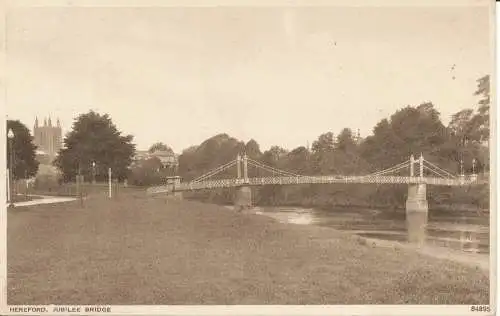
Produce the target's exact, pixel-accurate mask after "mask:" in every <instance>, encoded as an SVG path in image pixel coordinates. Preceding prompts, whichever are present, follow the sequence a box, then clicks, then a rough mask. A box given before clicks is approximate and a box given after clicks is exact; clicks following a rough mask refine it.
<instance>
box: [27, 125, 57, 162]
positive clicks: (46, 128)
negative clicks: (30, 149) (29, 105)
mask: <svg viewBox="0 0 500 316" xmlns="http://www.w3.org/2000/svg"><path fill="white" fill-rule="evenodd" d="M33 135H34V138H35V139H34V141H35V145H36V146H37V147H38V148H37V149H38V152H37V155H38V154H39V155H41V156H48V157H49V159H50V160H53V159H54V158H55V157H56V156H57V153H58V152H59V149H61V147H62V130H61V123H60V122H59V119H57V123H56V125H55V126H52V121H51V119H50V117H49V119H48V121H47V119H44V120H43V126H41V125H40V126H39V125H38V118H35V125H34V127H33Z"/></svg>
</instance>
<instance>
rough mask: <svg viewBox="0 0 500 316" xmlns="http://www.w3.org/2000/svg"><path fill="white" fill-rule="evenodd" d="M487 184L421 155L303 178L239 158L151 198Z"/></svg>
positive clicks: (163, 188) (158, 188)
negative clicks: (285, 188)
mask: <svg viewBox="0 0 500 316" xmlns="http://www.w3.org/2000/svg"><path fill="white" fill-rule="evenodd" d="M416 165H417V167H418V171H419V172H418V175H416V174H415V166H416ZM249 167H253V168H255V169H257V170H261V171H264V172H266V173H268V174H269V175H268V176H259V177H249V176H248V169H249ZM231 168H236V177H232V178H222V179H218V178H216V176H217V175H219V174H222V173H224V172H225V171H226V170H228V169H231ZM405 170H406V171H407V172H408V171H409V172H408V173H407V175H401V173H402V171H405ZM483 182H484V180H479V179H478V176H477V175H476V174H471V175H463V174H461V175H455V174H453V173H451V172H449V171H447V170H444V169H442V168H440V167H439V166H437V165H436V164H434V163H432V162H430V161H428V160H426V159H424V157H423V156H422V155H421V156H420V158H419V159H415V158H414V157H413V156H411V157H410V159H408V160H407V161H404V162H402V163H399V164H397V165H394V166H392V167H390V168H386V169H384V170H381V171H377V172H373V173H370V174H367V175H356V176H344V175H317V176H311V175H300V174H296V173H293V172H290V171H286V170H281V169H278V168H275V167H272V166H269V165H266V164H264V163H262V162H259V161H256V160H253V159H251V158H249V157H247V156H246V155H243V156H240V155H238V156H237V157H236V159H234V160H232V161H230V162H228V163H225V164H223V165H221V166H219V167H217V168H214V169H212V170H210V171H209V172H207V173H205V174H203V175H201V176H199V177H197V178H195V179H193V180H191V181H187V182H181V181H180V178H177V179H176V181H173V182H172V183H169V184H166V185H161V186H156V187H151V188H149V189H148V192H149V193H150V194H155V193H169V192H181V191H195V190H206V189H217V188H230V187H240V186H262V185H294V184H295V185H296V184H333V183H344V184H349V183H352V184H356V183H366V184H428V185H437V186H467V185H474V184H481V183H483Z"/></svg>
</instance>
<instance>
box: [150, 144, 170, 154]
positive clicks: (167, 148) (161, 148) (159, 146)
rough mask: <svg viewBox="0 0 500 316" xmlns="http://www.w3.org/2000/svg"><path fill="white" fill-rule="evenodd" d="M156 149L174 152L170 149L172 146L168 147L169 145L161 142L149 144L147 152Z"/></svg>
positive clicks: (152, 151)
mask: <svg viewBox="0 0 500 316" xmlns="http://www.w3.org/2000/svg"><path fill="white" fill-rule="evenodd" d="M156 151H166V152H168V153H170V154H172V155H173V154H174V151H173V150H172V148H170V147H169V146H167V145H165V144H164V143H162V142H157V143H154V144H153V145H151V147H149V149H148V152H149V153H150V154H152V153H154V152H156Z"/></svg>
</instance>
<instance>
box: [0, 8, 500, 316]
mask: <svg viewBox="0 0 500 316" xmlns="http://www.w3.org/2000/svg"><path fill="white" fill-rule="evenodd" d="M138 3H140V5H141V6H179V5H182V6H224V5H231V6H242V5H243V6H244V5H254V6H255V5H258V6H286V5H298V6H300V5H307V6H322V5H327V6H332V5H343V6H367V5H370V6H402V5H408V3H409V1H408V0H309V1H306V0H268V1H266V0H238V1H237V2H236V1H235V0H208V1H203V0H185V1H181V0H163V1H155V0H142V1H138V0H114V1H109V0H85V1H83V0H74V1H68V0H44V1H37V0H0V26H1V27H0V44H1V46H0V57H1V58H0V87H1V89H0V105H1V106H0V113H1V114H3V117H6V115H5V106H6V104H5V100H6V99H5V98H6V93H7V91H6V88H5V84H3V83H4V82H5V80H4V79H5V70H6V68H5V66H6V55H5V51H4V49H5V34H6V32H5V19H6V18H7V17H6V12H7V6H68V5H78V6H109V7H120V6H137V4H138ZM488 4H489V5H492V4H493V0H416V2H413V3H412V6H448V5H453V6H471V5H488ZM494 11H495V10H493V9H492V10H491V20H490V21H491V25H492V29H491V35H492V43H496V41H497V40H499V39H500V37H499V35H498V32H496V30H495V31H493V30H494V29H496V28H495V25H496V24H498V23H499V22H500V19H499V18H498V16H497V17H496V19H495V12H494ZM492 51H493V52H494V54H495V55H494V56H495V58H493V60H492V68H491V69H495V70H496V73H498V71H499V68H498V65H496V67H495V68H493V65H495V62H496V57H497V54H496V45H492ZM496 73H493V71H492V73H491V78H492V82H491V84H492V88H493V87H495V88H496V89H492V91H494V92H492V94H491V97H492V104H494V105H495V106H492V107H491V109H490V113H491V122H490V126H491V131H492V135H491V147H490V156H491V175H492V177H491V178H490V188H491V191H490V192H491V193H492V194H491V196H490V201H491V204H490V205H491V206H490V209H491V212H490V216H491V217H490V219H491V228H490V245H491V246H490V247H491V248H490V263H491V265H490V289H491V290H490V308H491V312H490V313H485V312H470V306H461V305H458V306H457V305H436V306H434V305H328V306H327V305H325V306H291V305H286V306H280V305H276V306H272V305H270V306H260V305H259V306H257V305H255V306H168V305H164V306H147V305H134V306H118V305H115V306H111V313H108V314H113V315H115V314H123V315H131V314H132V315H235V314H237V315H264V314H265V315H353V314H361V315H454V316H460V315H477V314H481V315H491V314H493V313H494V310H495V305H496V302H498V298H499V297H498V292H497V282H498V279H497V273H496V272H497V271H498V262H497V251H496V246H497V227H498V224H499V223H498V220H499V217H498V216H497V214H496V210H497V207H496V202H497V198H496V195H495V194H493V193H496V192H497V191H496V190H495V188H496V184H497V181H498V169H497V166H498V163H499V156H500V155H498V154H497V150H496V149H497V144H498V137H497V135H498V124H497V120H498V111H497V109H498V108H497V106H498V100H497V98H496V96H495V94H496V91H499V89H500V85H499V82H498V80H497V75H496ZM493 118H495V119H493ZM5 123H6V120H5V119H4V120H1V123H0V144H1V145H2V146H1V150H0V166H5V165H6V161H5V157H6V147H5V139H6V137H5V129H6V127H5ZM0 177H2V180H1V181H0V197H2V198H3V199H5V194H6V191H5V190H6V169H5V168H0ZM3 205H5V203H3ZM6 219H7V212H6V209H5V207H3V208H2V209H0V267H1V269H0V314H3V315H29V314H33V315H35V314H39V313H26V312H22V313H12V312H10V311H9V306H7V305H6V303H7V302H6V294H7V293H6V289H7V280H6V277H7V267H6V255H7V249H6V248H7V247H6V229H7V223H6ZM1 241H5V242H1ZM78 306H80V308H81V312H80V313H71V314H75V315H94V314H103V313H88V312H87V313H86V312H84V308H85V305H75V307H78ZM11 307H12V306H11ZM45 307H46V308H47V309H48V310H49V312H48V313H46V314H57V313H52V312H50V311H51V310H52V308H53V307H54V305H50V306H45ZM60 314H64V315H67V314H70V313H60Z"/></svg>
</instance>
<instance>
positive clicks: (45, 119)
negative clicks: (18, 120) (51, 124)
mask: <svg viewBox="0 0 500 316" xmlns="http://www.w3.org/2000/svg"><path fill="white" fill-rule="evenodd" d="M43 126H44V127H45V126H47V118H46V117H44V118H43Z"/></svg>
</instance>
